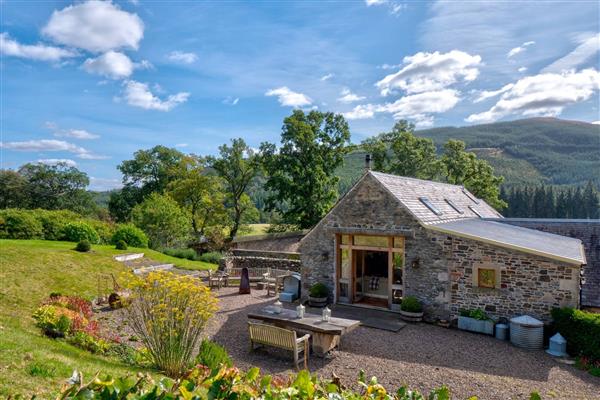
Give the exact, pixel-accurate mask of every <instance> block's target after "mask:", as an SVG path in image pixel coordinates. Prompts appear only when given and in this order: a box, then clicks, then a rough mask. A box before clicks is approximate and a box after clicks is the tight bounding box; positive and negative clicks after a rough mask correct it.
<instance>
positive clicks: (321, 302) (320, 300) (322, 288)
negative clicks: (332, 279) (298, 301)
mask: <svg viewBox="0 0 600 400" xmlns="http://www.w3.org/2000/svg"><path fill="white" fill-rule="evenodd" d="M328 297H329V288H328V287H327V286H326V285H325V284H323V283H321V282H317V283H315V284H314V285H312V286H311V287H310V289H309V291H308V303H309V304H310V305H311V306H313V307H325V306H326V305H327V299H328Z"/></svg>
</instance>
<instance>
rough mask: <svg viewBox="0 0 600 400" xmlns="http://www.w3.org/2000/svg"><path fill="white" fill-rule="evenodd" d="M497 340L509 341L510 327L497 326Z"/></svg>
mask: <svg viewBox="0 0 600 400" xmlns="http://www.w3.org/2000/svg"><path fill="white" fill-rule="evenodd" d="M496 339H498V340H506V339H508V325H506V324H496Z"/></svg>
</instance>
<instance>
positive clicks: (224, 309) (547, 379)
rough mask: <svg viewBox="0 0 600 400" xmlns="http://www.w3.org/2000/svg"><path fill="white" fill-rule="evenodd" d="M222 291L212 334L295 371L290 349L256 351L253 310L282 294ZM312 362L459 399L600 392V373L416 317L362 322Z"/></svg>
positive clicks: (257, 360) (270, 369)
mask: <svg viewBox="0 0 600 400" xmlns="http://www.w3.org/2000/svg"><path fill="white" fill-rule="evenodd" d="M218 297H219V299H220V307H221V309H220V311H219V312H218V313H217V314H216V315H215V316H214V317H213V319H212V320H211V321H210V322H209V325H208V327H207V329H206V333H207V335H209V336H210V337H212V338H213V340H215V341H216V342H218V343H220V344H221V345H223V346H225V347H226V348H227V350H228V352H229V354H230V355H231V356H232V358H233V359H234V362H235V364H236V365H237V366H238V367H240V368H243V369H246V368H249V367H250V366H257V367H259V368H260V369H261V370H262V372H264V373H269V374H283V375H287V374H289V373H293V372H295V370H294V369H293V367H292V362H291V358H290V357H291V355H290V354H286V353H285V352H282V351H279V350H277V349H273V348H269V349H259V350H257V351H255V352H253V353H250V352H249V340H248V333H247V325H246V323H247V317H246V315H247V314H248V313H249V312H250V311H254V310H258V309H260V308H262V307H264V306H266V305H267V304H270V303H272V302H273V301H274V298H272V297H270V298H268V297H266V292H265V291H260V290H255V289H253V290H252V294H250V295H239V294H237V288H223V289H221V290H220V291H219V292H218ZM333 315H334V316H336V311H335V310H334V312H333ZM309 369H310V371H311V372H313V373H317V374H319V375H320V376H323V377H326V378H329V377H331V374H332V373H333V372H335V374H336V375H337V376H339V377H340V378H341V379H342V382H343V383H344V384H346V385H348V386H354V385H355V381H356V378H357V376H358V373H359V371H360V370H361V369H363V370H365V372H366V373H367V375H368V376H372V375H375V376H377V378H378V380H379V382H380V383H382V384H384V385H385V386H386V387H387V388H389V389H392V388H394V389H395V388H396V387H398V386H400V385H402V384H407V385H409V386H410V387H411V388H416V389H419V390H421V391H424V392H429V390H431V389H433V388H435V387H439V386H441V385H444V384H445V385H446V386H448V387H449V388H450V390H451V392H452V394H453V398H457V399H466V398H468V397H470V396H474V395H477V396H478V397H479V399H482V400H485V399H520V398H529V397H528V396H529V393H530V392H532V391H538V392H539V393H540V394H541V395H542V397H543V398H554V399H600V378H595V377H593V376H591V375H589V374H588V373H586V372H583V371H579V370H577V369H576V368H574V367H572V366H569V365H565V364H563V363H559V362H557V361H556V360H554V359H553V358H552V357H551V356H549V355H548V354H546V353H545V352H543V351H535V352H531V351H525V350H521V349H518V348H516V347H514V346H512V345H510V343H508V342H501V341H499V340H496V339H494V338H492V337H489V336H484V335H478V334H473V333H468V332H463V331H459V330H455V329H446V328H441V327H437V326H433V325H429V324H425V323H417V324H408V325H407V326H406V327H404V328H403V329H401V330H400V331H398V332H390V331H383V330H379V329H374V328H367V327H362V326H361V327H359V328H358V329H356V330H354V331H353V332H351V333H349V334H348V335H345V336H344V337H343V339H342V349H341V350H339V351H335V352H334V353H333V356H332V357H331V358H330V359H320V358H316V357H311V358H310V359H309Z"/></svg>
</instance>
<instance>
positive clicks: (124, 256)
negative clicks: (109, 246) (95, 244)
mask: <svg viewBox="0 0 600 400" xmlns="http://www.w3.org/2000/svg"><path fill="white" fill-rule="evenodd" d="M142 257H144V253H129V254H119V255H116V256H114V259H115V260H117V261H121V262H125V261H131V260H137V259H138V258H142Z"/></svg>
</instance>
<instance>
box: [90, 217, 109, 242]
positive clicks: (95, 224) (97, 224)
mask: <svg viewBox="0 0 600 400" xmlns="http://www.w3.org/2000/svg"><path fill="white" fill-rule="evenodd" d="M86 222H87V223H88V224H89V225H90V226H91V227H92V228H94V230H95V231H96V233H97V234H98V238H99V240H98V243H99V244H110V243H112V237H113V235H114V234H115V226H114V225H113V224H110V223H108V222H104V221H100V220H97V219H87V220H86Z"/></svg>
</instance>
